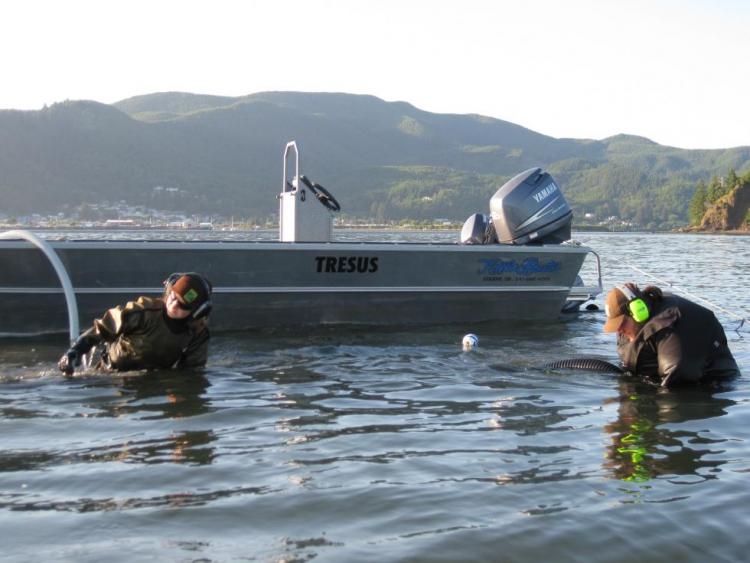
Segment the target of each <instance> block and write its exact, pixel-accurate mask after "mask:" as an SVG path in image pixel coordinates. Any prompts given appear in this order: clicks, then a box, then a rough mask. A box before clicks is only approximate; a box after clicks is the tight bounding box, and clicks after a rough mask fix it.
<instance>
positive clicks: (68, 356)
mask: <svg viewBox="0 0 750 563" xmlns="http://www.w3.org/2000/svg"><path fill="white" fill-rule="evenodd" d="M80 365H81V355H80V354H79V353H78V350H76V349H75V348H71V349H69V350H68V351H67V352H65V354H63V357H62V358H60V361H59V362H57V367H59V368H60V371H61V372H63V373H64V374H65V375H73V372H74V371H75V369H76V367H78V366H80Z"/></svg>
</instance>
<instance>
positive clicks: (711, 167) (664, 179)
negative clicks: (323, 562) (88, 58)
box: [0, 92, 750, 229]
mask: <svg viewBox="0 0 750 563" xmlns="http://www.w3.org/2000/svg"><path fill="white" fill-rule="evenodd" d="M291 139H295V140H296V141H297V143H298V145H299V147H300V149H301V163H302V171H303V173H305V174H307V175H308V176H309V177H311V178H312V179H313V180H315V181H317V182H319V183H321V184H322V185H324V186H325V187H326V188H328V189H329V190H330V191H331V192H332V193H333V194H334V195H335V196H336V198H337V199H338V200H339V202H340V203H341V205H342V207H343V209H344V211H345V212H346V214H347V215H348V216H350V217H357V218H362V219H365V218H367V219H372V220H373V221H379V222H382V221H402V220H414V221H432V220H435V219H446V220H450V221H459V222H460V221H462V220H463V219H465V218H466V217H468V216H469V215H470V214H471V213H474V212H488V211H489V199H490V197H491V196H492V195H493V194H494V192H495V191H496V190H497V189H498V188H499V187H500V186H501V185H502V184H503V183H504V182H505V181H507V180H508V179H509V178H511V177H512V176H513V175H515V174H517V173H519V172H521V171H523V170H525V169H528V168H531V167H534V166H541V167H543V168H546V169H547V170H549V171H550V172H551V173H552V174H553V175H554V176H555V178H556V179H557V181H558V183H559V184H560V185H561V186H562V188H563V192H564V193H565V196H566V198H567V199H568V201H569V202H570V204H571V206H572V207H573V210H574V212H575V215H576V223H577V224H584V223H587V224H592V225H593V224H597V223H600V222H602V221H606V220H608V218H610V217H616V218H617V220H624V221H629V222H632V223H635V224H637V225H640V226H642V227H645V228H649V229H666V228H672V227H676V226H680V225H684V224H686V223H687V222H688V221H689V220H690V221H693V220H694V217H695V216H697V214H698V213H699V211H700V209H701V202H700V196H696V197H697V198H698V199H695V198H694V201H693V202H692V203H691V198H693V196H694V192H696V185H700V184H699V183H700V182H704V188H705V192H706V195H705V198H706V199H705V200H704V202H703V204H702V206H703V207H705V205H706V202H708V201H710V200H711V198H712V197H714V195H715V194H714V193H713V192H715V191H716V187H715V186H714V183H713V182H714V180H713V179H715V178H717V177H719V175H720V174H722V173H724V172H725V171H726V170H729V169H732V170H737V171H738V172H737V174H742V173H746V172H747V171H748V170H750V147H740V148H733V149H726V150H683V149H678V148H673V147H665V146H661V145H658V144H656V143H653V142H651V141H649V140H648V139H644V138H642V137H634V136H627V135H618V136H615V137H611V138H608V139H603V140H601V141H593V140H575V139H554V138H552V137H548V136H545V135H541V134H539V133H536V132H534V131H530V130H528V129H525V128H523V127H520V126H518V125H515V124H512V123H508V122H505V121H501V120H498V119H492V118H488V117H482V116H477V115H444V114H434V113H429V112H425V111H422V110H419V109H417V108H415V107H413V106H411V105H409V104H407V103H404V102H393V103H387V102H384V101H382V100H379V99H378V98H375V97H372V96H355V95H349V94H305V93H296V92H266V93H260V94H254V95H251V96H246V97H241V98H228V97H220V96H198V95H193V94H185V93H174V92H172V93H161V94H152V95H146V96H138V97H136V98H130V99H128V100H123V101H121V102H118V103H116V104H114V105H113V106H109V105H105V104H99V103H95V102H83V101H76V102H70V101H68V102H63V103H59V104H54V105H52V106H50V107H48V108H45V109H43V110H40V111H0V214H5V215H22V214H27V213H31V212H54V211H58V210H60V209H62V207H63V206H64V205H67V206H69V207H77V206H80V205H81V204H84V203H89V204H96V203H97V202H100V201H103V200H107V201H120V200H125V201H127V202H128V203H130V204H134V205H144V206H149V207H153V208H159V209H173V210H176V211H177V210H179V211H184V212H186V213H200V214H224V215H226V216H229V215H243V216H248V217H250V216H252V217H270V216H271V215H272V214H274V213H276V212H277V205H278V203H277V200H276V199H275V195H276V194H277V193H278V192H279V191H280V190H281V178H280V176H281V166H282V158H281V155H282V150H283V147H284V145H285V143H286V142H287V141H288V140H291ZM712 190H713V191H712Z"/></svg>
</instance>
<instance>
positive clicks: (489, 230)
mask: <svg viewBox="0 0 750 563" xmlns="http://www.w3.org/2000/svg"><path fill="white" fill-rule="evenodd" d="M495 242H497V234H496V233H495V226H494V225H493V224H492V221H491V220H490V216H489V215H485V214H484V213H474V215H472V216H471V217H469V218H468V219H467V220H466V222H464V226H463V227H462V228H461V244H492V243H495Z"/></svg>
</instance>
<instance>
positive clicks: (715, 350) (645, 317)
mask: <svg viewBox="0 0 750 563" xmlns="http://www.w3.org/2000/svg"><path fill="white" fill-rule="evenodd" d="M605 310H606V313H607V321H606V323H605V324H604V332H616V333H617V353H618V355H619V356H620V359H621V360H622V363H623V367H624V368H625V369H627V370H628V371H630V372H632V373H635V374H638V375H645V376H647V377H652V378H659V380H660V382H661V386H662V387H674V386H677V385H682V384H686V383H697V382H701V381H704V380H716V379H727V378H731V377H736V376H738V375H739V374H740V370H739V368H738V367H737V362H735V360H734V357H733V356H732V352H731V351H730V350H729V346H728V345H727V337H726V335H725V334H724V329H723V328H722V326H721V324H719V321H718V320H717V319H716V317H715V316H714V314H713V312H712V311H711V310H709V309H706V308H705V307H702V306H700V305H698V304H696V303H693V302H692V301H689V300H687V299H685V298H683V297H679V296H677V295H665V294H663V293H662V291H661V289H659V288H658V287H656V286H647V287H645V288H644V289H643V291H641V290H640V289H638V286H636V285H635V284H633V283H628V284H625V285H619V286H617V287H616V288H614V289H613V290H611V291H610V292H609V293H608V294H607V298H606V301H605Z"/></svg>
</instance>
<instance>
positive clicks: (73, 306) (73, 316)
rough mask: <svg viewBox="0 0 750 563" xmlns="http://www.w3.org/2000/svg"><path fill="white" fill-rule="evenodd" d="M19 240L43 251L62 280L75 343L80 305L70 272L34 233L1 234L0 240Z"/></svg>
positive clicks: (12, 232) (71, 338) (69, 326)
mask: <svg viewBox="0 0 750 563" xmlns="http://www.w3.org/2000/svg"><path fill="white" fill-rule="evenodd" d="M18 239H22V240H25V241H27V242H30V243H31V244H33V245H34V246H36V247H37V248H38V249H39V250H41V251H42V252H43V253H44V255H45V256H46V257H47V259H48V260H49V261H50V264H52V267H53V268H54V269H55V273H56V274H57V277H58V278H59V279H60V283H61V284H62V288H63V293H64V294H65V303H66V304H67V306H68V328H69V331H70V341H71V342H73V341H75V340H76V339H77V338H78V335H79V333H80V331H79V326H78V303H77V302H76V295H75V292H74V291H73V284H72V283H71V281H70V276H68V271H67V270H66V269H65V266H64V265H63V263H62V262H61V261H60V257H59V256H58V255H57V253H56V252H55V250H54V249H53V248H52V247H51V246H50V245H49V243H48V242H47V241H46V240H44V239H41V238H39V237H38V236H36V235H35V234H34V233H32V232H29V231H25V230H22V229H18V230H13V231H5V232H4V233H0V240H18Z"/></svg>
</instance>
